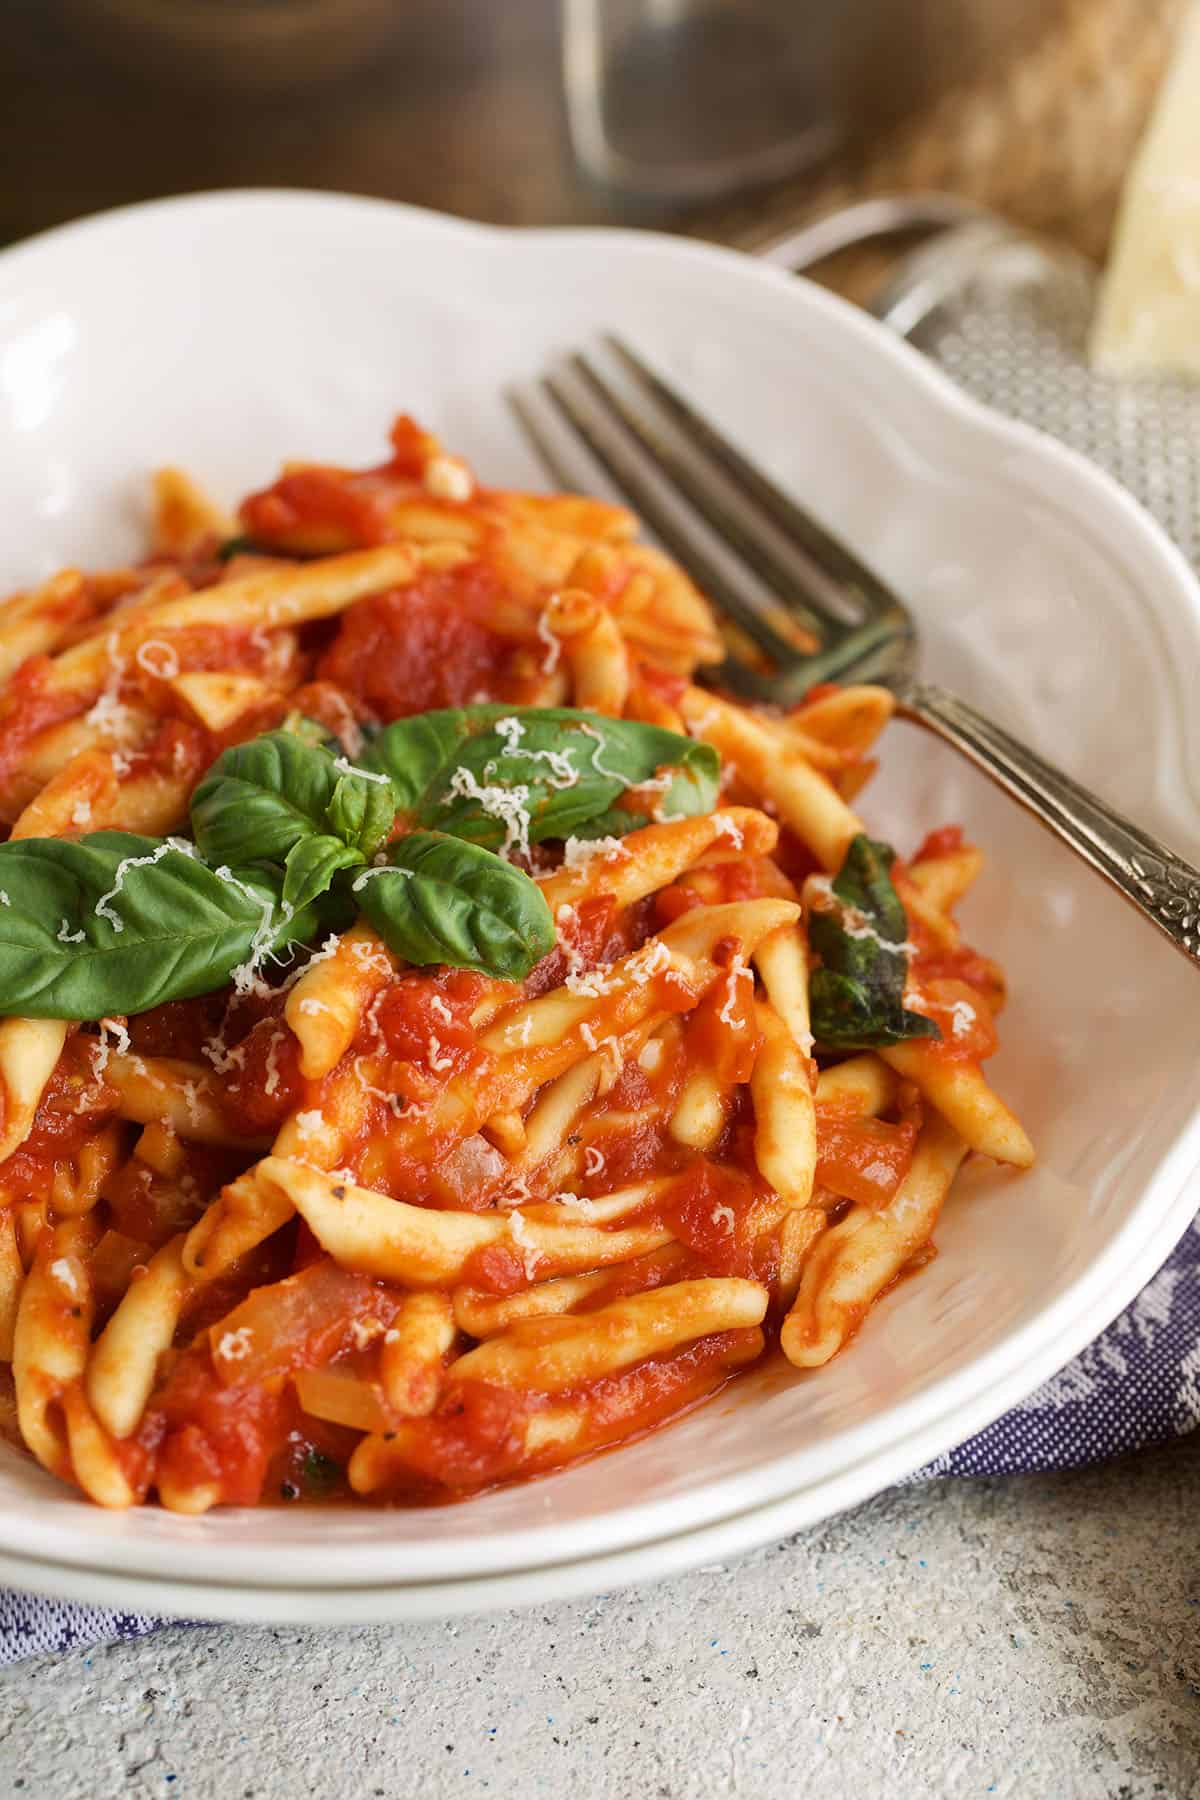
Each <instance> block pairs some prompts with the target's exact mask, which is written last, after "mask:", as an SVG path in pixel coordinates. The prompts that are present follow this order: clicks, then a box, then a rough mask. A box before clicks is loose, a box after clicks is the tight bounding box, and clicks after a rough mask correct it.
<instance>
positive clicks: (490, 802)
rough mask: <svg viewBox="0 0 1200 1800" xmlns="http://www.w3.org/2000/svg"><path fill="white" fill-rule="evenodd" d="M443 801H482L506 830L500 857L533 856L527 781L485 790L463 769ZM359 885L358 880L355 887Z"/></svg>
mask: <svg viewBox="0 0 1200 1800" xmlns="http://www.w3.org/2000/svg"><path fill="white" fill-rule="evenodd" d="M443 798H444V799H447V800H452V799H461V800H476V801H478V803H479V805H480V806H481V807H482V808H483V810H484V812H485V813H486V814H487V816H488V818H489V819H496V820H498V821H499V823H500V824H501V825H503V827H504V842H503V844H502V845H501V846H500V855H501V856H507V855H508V853H509V851H510V850H512V849H514V848H516V849H517V850H519V851H520V853H521V855H522V856H528V855H529V789H528V788H527V787H526V786H525V784H524V783H523V782H518V783H517V784H516V785H515V786H513V787H496V786H492V787H484V786H481V785H480V783H479V782H478V781H477V780H476V779H475V776H474V775H472V773H471V771H470V769H465V768H463V767H461V766H460V767H459V768H457V769H455V771H454V774H453V775H452V776H451V777H450V785H449V786H448V787H447V789H446V792H445V794H444V796H443ZM358 885H359V884H358V882H357V881H356V882H355V883H354V887H355V888H357V887H358Z"/></svg>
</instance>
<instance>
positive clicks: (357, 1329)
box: [350, 1319, 383, 1350]
mask: <svg viewBox="0 0 1200 1800" xmlns="http://www.w3.org/2000/svg"><path fill="white" fill-rule="evenodd" d="M382 1332H383V1326H382V1324H381V1323H380V1321H379V1320H378V1319H351V1321H350V1336H351V1337H352V1338H353V1339H354V1347H355V1349H356V1350H365V1349H366V1347H367V1345H368V1344H370V1343H373V1342H374V1341H375V1339H376V1338H377V1337H379V1336H380V1335H381V1334H382Z"/></svg>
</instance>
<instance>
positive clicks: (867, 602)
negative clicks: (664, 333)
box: [604, 335, 905, 617]
mask: <svg viewBox="0 0 1200 1800" xmlns="http://www.w3.org/2000/svg"><path fill="white" fill-rule="evenodd" d="M604 341H605V342H606V343H607V345H608V346H609V348H610V349H611V350H612V352H613V353H614V355H616V356H617V357H618V358H619V360H620V362H621V364H622V366H623V367H624V368H625V369H626V370H627V371H628V372H629V374H630V375H631V376H632V377H633V378H634V379H635V380H636V381H637V382H638V383H639V385H640V386H641V387H642V389H643V390H648V391H649V392H650V393H651V394H652V395H653V397H654V398H655V400H657V401H658V403H659V405H660V406H661V407H662V409H663V410H664V412H666V413H667V415H668V416H669V417H670V418H671V419H672V420H673V421H674V422H675V423H676V425H677V426H678V427H679V428H681V429H682V430H683V431H685V432H686V433H687V436H688V438H689V439H690V440H691V441H693V442H696V443H700V444H702V445H703V446H704V448H705V450H706V451H707V452H708V453H709V455H710V456H711V457H712V458H713V459H714V460H715V461H716V462H717V463H719V464H720V466H721V467H722V468H723V469H724V470H725V471H726V473H727V474H728V475H729V476H730V477H731V478H732V479H733V480H734V481H736V482H737V483H738V484H739V485H740V486H741V487H742V488H743V490H744V491H745V492H746V493H747V494H749V495H750V496H752V498H753V499H754V501H755V502H756V504H757V505H758V506H759V507H760V508H761V509H762V511H763V512H764V513H765V514H766V515H767V516H768V518H770V519H771V520H773V521H774V523H775V524H776V525H778V526H779V527H780V529H781V530H783V531H784V532H786V533H787V534H788V535H789V536H790V537H791V538H793V539H794V540H795V541H796V542H797V543H799V544H800V545H802V546H803V548H804V549H805V551H806V552H807V553H808V555H809V556H810V557H811V558H812V560H813V562H814V563H815V564H816V565H817V566H818V568H820V569H822V570H824V572H825V573H826V574H827V575H828V576H829V577H830V578H831V579H832V580H833V581H835V582H836V583H837V584H838V586H839V587H840V588H841V589H842V590H843V592H844V593H845V594H846V596H847V598H848V599H850V600H851V601H855V600H856V601H857V602H858V610H859V611H861V610H862V608H864V607H866V608H867V609H869V610H871V611H879V610H887V611H888V612H891V613H894V614H899V615H901V616H902V617H903V616H904V614H905V609H904V608H903V607H902V606H901V603H900V601H899V600H898V599H897V598H896V596H895V594H893V593H892V591H891V589H890V588H889V587H888V586H887V585H886V583H884V582H883V581H881V580H880V578H879V576H878V575H876V574H875V573H874V572H873V571H872V570H871V569H868V568H867V566H866V564H865V563H861V562H860V561H859V560H858V558H857V557H856V556H855V555H854V553H853V551H852V550H849V549H848V548H847V547H846V545H845V544H843V543H842V542H841V540H840V539H839V538H836V537H834V535H833V534H832V532H830V531H827V530H826V528H825V527H824V526H823V525H822V524H821V523H820V522H819V521H818V520H817V519H814V518H813V517H812V515H811V514H809V513H807V512H805V511H804V510H803V508H802V507H799V506H797V505H796V503H795V501H794V500H792V499H791V498H790V497H789V496H788V495H787V494H785V493H783V492H782V490H781V489H779V488H777V487H776V486H775V483H774V482H773V481H771V480H769V479H768V477H767V476H766V475H764V474H763V472H762V470H761V469H758V468H756V467H755V465H754V464H753V463H752V462H750V461H749V459H748V458H747V457H745V456H743V454H742V452H741V451H740V450H738V449H737V448H736V447H735V446H734V445H733V444H731V443H730V441H729V439H728V438H726V437H724V436H723V435H722V434H721V433H720V432H719V431H718V430H717V429H716V427H715V425H713V424H712V423H711V422H710V421H709V420H708V419H706V418H705V417H704V415H703V414H702V413H699V412H697V411H696V408H695V407H694V406H692V405H691V403H690V402H689V401H687V400H685V399H684V397H683V395H682V394H681V393H679V392H678V390H677V389H676V388H674V387H672V386H671V384H670V383H669V382H667V381H665V380H664V379H663V377H662V376H661V375H659V374H658V373H657V372H656V371H655V370H654V369H652V368H650V366H649V365H648V364H647V363H645V362H643V361H642V358H641V357H640V356H639V355H638V354H637V352H636V351H635V350H632V349H631V348H630V347H629V345H628V344H626V343H624V342H623V341H622V340H621V339H620V338H618V337H614V336H611V335H609V336H607V337H606V338H605V340H604Z"/></svg>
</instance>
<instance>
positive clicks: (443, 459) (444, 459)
mask: <svg viewBox="0 0 1200 1800" xmlns="http://www.w3.org/2000/svg"><path fill="white" fill-rule="evenodd" d="M424 481H425V492H426V493H427V494H431V495H432V496H433V498H434V499H435V500H452V501H454V502H456V503H457V504H458V505H460V506H461V505H463V504H464V502H465V501H467V500H470V499H471V498H472V496H473V495H474V492H475V483H474V481H473V480H472V478H471V471H470V469H468V467H467V465H466V463H465V462H463V460H462V458H461V457H459V456H448V455H447V454H446V452H445V451H444V450H443V451H442V452H441V453H440V454H439V455H437V456H431V457H430V459H429V461H428V462H427V463H426V464H425V470H424Z"/></svg>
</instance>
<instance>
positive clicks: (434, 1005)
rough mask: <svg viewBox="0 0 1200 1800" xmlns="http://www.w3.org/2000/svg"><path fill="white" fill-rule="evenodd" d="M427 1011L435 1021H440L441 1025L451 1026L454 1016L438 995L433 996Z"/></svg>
mask: <svg viewBox="0 0 1200 1800" xmlns="http://www.w3.org/2000/svg"><path fill="white" fill-rule="evenodd" d="M429 1010H430V1012H431V1013H432V1014H433V1016H434V1018H435V1019H440V1020H441V1021H442V1023H443V1025H453V1023H454V1014H453V1013H452V1012H451V1011H450V1008H449V1007H448V1006H447V1005H446V1002H445V1001H444V1000H443V999H442V996H441V995H440V994H435V995H434V996H433V998H432V1000H431V1001H430V1002H429Z"/></svg>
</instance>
